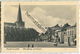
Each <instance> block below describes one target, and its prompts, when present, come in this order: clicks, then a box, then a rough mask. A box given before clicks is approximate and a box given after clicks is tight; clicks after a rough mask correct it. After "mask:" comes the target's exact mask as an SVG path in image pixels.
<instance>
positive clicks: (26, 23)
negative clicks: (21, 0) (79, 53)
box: [1, 2, 79, 52]
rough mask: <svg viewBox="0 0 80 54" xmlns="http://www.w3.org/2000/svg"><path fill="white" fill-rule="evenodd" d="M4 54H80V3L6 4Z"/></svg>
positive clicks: (4, 7) (2, 36)
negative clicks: (79, 31)
mask: <svg viewBox="0 0 80 54" xmlns="http://www.w3.org/2000/svg"><path fill="white" fill-rule="evenodd" d="M1 14H2V20H1V23H2V24H1V28H2V29H1V39H2V42H1V45H2V52H78V48H79V43H78V42H79V39H78V38H79V37H78V35H79V33H78V25H79V23H78V22H79V21H78V19H79V17H78V6H77V2H2V13H1Z"/></svg>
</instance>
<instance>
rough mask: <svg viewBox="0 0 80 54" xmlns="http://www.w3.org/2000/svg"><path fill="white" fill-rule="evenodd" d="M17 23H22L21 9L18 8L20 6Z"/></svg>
mask: <svg viewBox="0 0 80 54" xmlns="http://www.w3.org/2000/svg"><path fill="white" fill-rule="evenodd" d="M17 21H22V15H21V8H20V4H19V8H18V16H17Z"/></svg>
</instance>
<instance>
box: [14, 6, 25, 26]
mask: <svg viewBox="0 0 80 54" xmlns="http://www.w3.org/2000/svg"><path fill="white" fill-rule="evenodd" d="M15 24H16V27H24V22H23V20H22V15H21V8H20V5H19V8H18V16H17V21H16V22H15Z"/></svg>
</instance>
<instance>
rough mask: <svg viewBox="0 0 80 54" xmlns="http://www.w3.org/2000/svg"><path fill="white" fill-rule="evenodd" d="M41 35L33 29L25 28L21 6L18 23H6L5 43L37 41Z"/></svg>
mask: <svg viewBox="0 0 80 54" xmlns="http://www.w3.org/2000/svg"><path fill="white" fill-rule="evenodd" d="M38 35H39V33H38V32H37V31H36V30H34V29H33V28H25V23H24V22H23V20H22V15H21V7H20V5H19V8H18V15H17V21H16V22H14V23H6V22H5V23H4V41H35V40H36V39H38V37H39V36H38Z"/></svg>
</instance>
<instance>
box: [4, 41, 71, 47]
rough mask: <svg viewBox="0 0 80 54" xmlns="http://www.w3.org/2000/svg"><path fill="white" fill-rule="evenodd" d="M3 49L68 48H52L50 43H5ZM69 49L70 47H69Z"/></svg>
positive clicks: (52, 45) (60, 45) (61, 45)
mask: <svg viewBox="0 0 80 54" xmlns="http://www.w3.org/2000/svg"><path fill="white" fill-rule="evenodd" d="M4 47H20V48H21V47H48V48H50V47H51V48H52V47H60V48H61V47H69V46H66V45H64V44H59V45H58V46H54V43H52V42H6V44H4ZM70 47H71V46H70Z"/></svg>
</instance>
